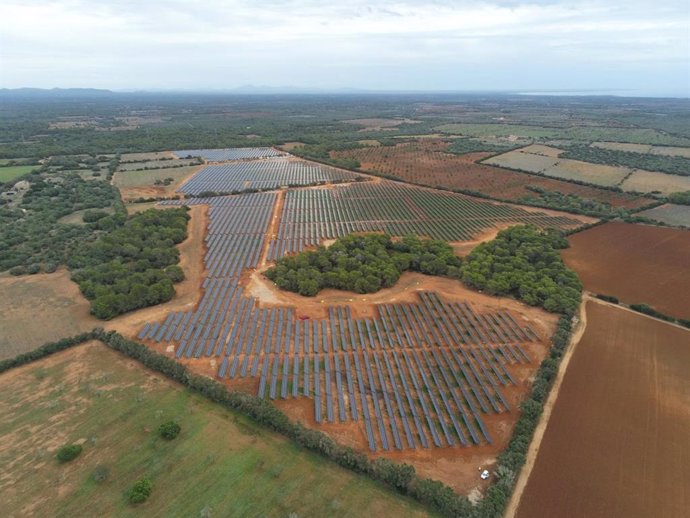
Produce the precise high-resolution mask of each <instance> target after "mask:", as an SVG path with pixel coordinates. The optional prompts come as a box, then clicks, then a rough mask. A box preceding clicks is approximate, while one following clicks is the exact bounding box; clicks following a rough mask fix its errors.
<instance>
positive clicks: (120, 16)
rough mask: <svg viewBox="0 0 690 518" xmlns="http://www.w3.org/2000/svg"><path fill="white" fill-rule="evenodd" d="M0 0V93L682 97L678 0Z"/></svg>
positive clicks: (689, 19)
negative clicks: (250, 89)
mask: <svg viewBox="0 0 690 518" xmlns="http://www.w3.org/2000/svg"><path fill="white" fill-rule="evenodd" d="M335 4H338V2H323V1H316V0H302V1H296V0H294V1H293V0H270V1H262V0H254V1H251V0H247V1H243V0H222V1H221V0H204V1H203V2H195V1H193V0H184V1H177V0H173V1H165V2H164V1H161V0H100V1H98V0H94V1H86V0H63V1H53V2H50V1H17V0H3V1H2V2H1V3H0V86H1V87H10V88H14V87H23V86H31V87H44V88H50V87H95V88H110V89H118V90H123V89H149V90H150V89H156V90H161V89H165V90H170V89H189V90H213V89H232V88H235V87H238V86H242V85H248V84H251V85H266V86H273V87H277V86H294V87H302V88H314V89H334V88H361V89H384V90H518V91H545V90H565V91H580V90H592V91H612V92H627V93H629V94H632V95H676V96H688V95H690V2H689V1H688V0H655V1H651V0H608V1H607V0H584V1H579V0H561V1H558V0H556V1H548V0H533V1H521V0H486V1H485V0H476V1H475V0H456V1H450V0H449V1H445V0H436V1H433V0H397V1H388V0H379V1H376V2H374V1H368V2H367V1H362V0H348V1H347V2H341V3H339V4H340V5H335Z"/></svg>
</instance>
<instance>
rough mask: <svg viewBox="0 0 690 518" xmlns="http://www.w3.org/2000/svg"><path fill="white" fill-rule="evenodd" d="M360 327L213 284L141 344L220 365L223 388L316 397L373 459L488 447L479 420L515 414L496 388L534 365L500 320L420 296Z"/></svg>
mask: <svg viewBox="0 0 690 518" xmlns="http://www.w3.org/2000/svg"><path fill="white" fill-rule="evenodd" d="M378 312H379V315H380V316H379V318H376V319H356V318H353V316H352V313H351V310H350V308H349V307H347V306H336V307H329V308H328V314H329V317H328V318H327V319H321V320H316V319H301V318H299V316H298V313H297V312H296V310H295V309H294V308H289V307H288V308H286V307H263V308H262V307H260V305H259V303H258V301H257V300H256V299H254V298H252V297H247V296H244V294H243V289H242V288H241V287H239V286H238V285H237V284H236V283H233V282H232V281H231V280H227V279H223V280H212V281H210V282H209V284H208V285H207V289H206V293H205V296H204V298H203V299H202V301H201V303H200V305H199V308H198V309H197V311H195V312H188V313H183V312H179V313H171V314H170V315H168V317H167V319H166V320H165V321H164V322H163V323H162V324H158V323H154V324H152V325H151V324H147V325H145V326H144V328H143V329H142V330H141V331H140V332H139V335H138V338H139V339H140V340H150V341H153V342H159V343H160V342H163V343H175V344H176V352H175V356H176V357H177V358H186V359H191V358H196V359H198V358H202V357H206V358H210V357H215V358H217V359H218V361H219V367H218V372H217V375H218V377H219V378H221V379H229V380H234V379H237V378H245V377H253V378H258V380H259V384H258V395H259V396H260V397H269V398H270V399H276V398H281V399H288V398H300V397H306V398H310V399H312V400H313V404H314V407H313V408H314V421H315V422H316V423H319V424H320V423H324V422H328V423H334V422H336V420H337V421H338V422H341V423H342V422H345V421H349V420H352V421H356V422H360V423H362V424H363V426H364V428H365V430H366V437H367V442H368V447H369V449H370V450H371V451H377V450H379V449H382V450H391V449H393V448H395V449H397V450H402V449H408V448H410V449H415V448H431V447H444V446H456V445H462V446H469V445H477V444H480V443H482V442H485V443H489V444H491V443H492V437H491V435H490V433H489V432H488V430H487V428H486V426H485V425H484V420H483V417H482V416H483V415H484V414H487V413H502V412H507V411H510V410H511V407H510V404H509V403H508V402H507V400H506V399H505V397H504V396H503V394H502V389H503V387H505V386H507V385H509V384H513V385H514V384H515V380H514V378H513V376H512V375H511V372H510V371H511V369H512V366H514V365H515V364H519V363H530V361H531V360H530V356H529V353H528V352H526V346H527V344H529V343H530V342H532V341H534V340H536V339H537V336H536V335H535V333H534V331H533V330H532V329H531V328H530V327H529V326H521V325H520V324H519V323H518V322H517V321H516V318H515V316H513V315H512V314H511V313H510V312H507V311H497V312H495V313H478V312H476V311H475V310H474V309H473V308H472V306H471V305H469V304H467V303H458V302H455V303H448V302H446V301H444V300H442V299H441V298H440V297H439V296H438V295H437V294H435V293H429V292H420V293H419V301H418V302H417V303H414V304H383V305H380V306H378Z"/></svg>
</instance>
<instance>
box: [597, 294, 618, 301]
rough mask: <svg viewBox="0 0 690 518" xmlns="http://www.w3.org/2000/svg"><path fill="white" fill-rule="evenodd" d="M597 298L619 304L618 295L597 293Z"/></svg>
mask: <svg viewBox="0 0 690 518" xmlns="http://www.w3.org/2000/svg"><path fill="white" fill-rule="evenodd" d="M597 298H598V299H601V300H605V301H606V302H611V303H613V304H618V302H619V300H618V297H614V296H613V295H602V294H601V293H599V294H597Z"/></svg>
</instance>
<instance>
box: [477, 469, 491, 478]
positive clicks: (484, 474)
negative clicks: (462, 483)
mask: <svg viewBox="0 0 690 518" xmlns="http://www.w3.org/2000/svg"><path fill="white" fill-rule="evenodd" d="M490 476H491V474H490V473H489V470H486V469H485V470H484V471H482V474H481V475H479V478H481V479H482V480H486V479H487V478H489V477H490Z"/></svg>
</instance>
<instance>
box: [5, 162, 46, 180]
mask: <svg viewBox="0 0 690 518" xmlns="http://www.w3.org/2000/svg"><path fill="white" fill-rule="evenodd" d="M36 167H37V166H35V165H13V166H5V167H0V182H9V181H11V180H14V179H15V178H19V177H20V176H22V175H24V174H26V173H30V172H31V171H33V170H34V169H36Z"/></svg>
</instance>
